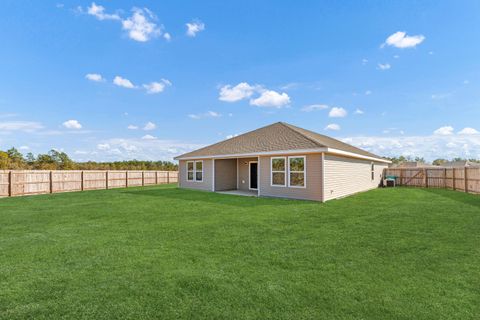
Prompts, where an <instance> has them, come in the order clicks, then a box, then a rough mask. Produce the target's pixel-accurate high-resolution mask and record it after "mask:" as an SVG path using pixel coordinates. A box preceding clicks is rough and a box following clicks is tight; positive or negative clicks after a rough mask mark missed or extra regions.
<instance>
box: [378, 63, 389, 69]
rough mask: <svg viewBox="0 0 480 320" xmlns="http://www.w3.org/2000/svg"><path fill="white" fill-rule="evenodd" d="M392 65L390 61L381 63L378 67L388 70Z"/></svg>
mask: <svg viewBox="0 0 480 320" xmlns="http://www.w3.org/2000/svg"><path fill="white" fill-rule="evenodd" d="M391 67H392V66H391V65H390V64H389V63H379V64H378V66H377V69H379V70H388V69H390V68H391Z"/></svg>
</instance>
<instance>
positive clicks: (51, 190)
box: [50, 170, 53, 193]
mask: <svg viewBox="0 0 480 320" xmlns="http://www.w3.org/2000/svg"><path fill="white" fill-rule="evenodd" d="M50 193H53V171H52V170H50Z"/></svg>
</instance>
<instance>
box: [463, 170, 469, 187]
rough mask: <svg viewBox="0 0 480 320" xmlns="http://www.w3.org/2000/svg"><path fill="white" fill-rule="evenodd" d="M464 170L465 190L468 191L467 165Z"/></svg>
mask: <svg viewBox="0 0 480 320" xmlns="http://www.w3.org/2000/svg"><path fill="white" fill-rule="evenodd" d="M463 170H464V171H463V179H464V180H465V192H468V180H467V167H465V168H464V169H463Z"/></svg>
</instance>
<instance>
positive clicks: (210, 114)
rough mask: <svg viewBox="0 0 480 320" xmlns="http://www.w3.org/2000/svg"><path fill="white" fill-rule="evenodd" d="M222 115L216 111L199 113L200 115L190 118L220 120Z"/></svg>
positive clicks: (191, 115) (190, 116)
mask: <svg viewBox="0 0 480 320" xmlns="http://www.w3.org/2000/svg"><path fill="white" fill-rule="evenodd" d="M221 116H222V115H221V114H220V113H218V112H215V111H207V112H205V113H199V114H189V115H188V117H189V118H191V119H195V120H199V119H203V118H219V117H221Z"/></svg>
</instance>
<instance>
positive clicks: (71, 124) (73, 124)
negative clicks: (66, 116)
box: [62, 120, 82, 130]
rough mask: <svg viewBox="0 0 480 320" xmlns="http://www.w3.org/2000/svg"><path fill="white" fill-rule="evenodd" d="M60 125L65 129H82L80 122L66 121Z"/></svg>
mask: <svg viewBox="0 0 480 320" xmlns="http://www.w3.org/2000/svg"><path fill="white" fill-rule="evenodd" d="M62 125H63V126H64V127H65V128H67V129H76V130H78V129H82V125H81V124H80V122H78V120H67V121H65V122H64V123H62Z"/></svg>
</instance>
